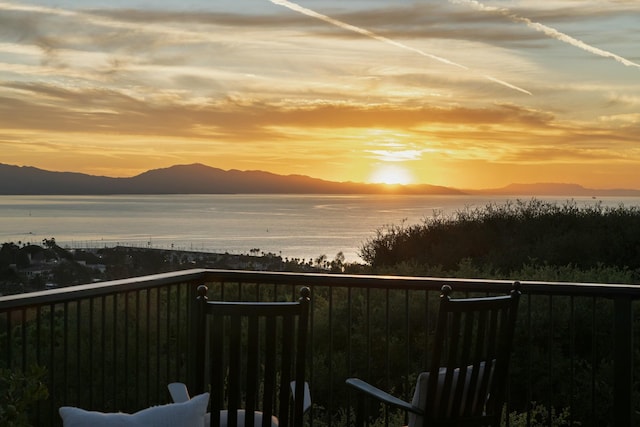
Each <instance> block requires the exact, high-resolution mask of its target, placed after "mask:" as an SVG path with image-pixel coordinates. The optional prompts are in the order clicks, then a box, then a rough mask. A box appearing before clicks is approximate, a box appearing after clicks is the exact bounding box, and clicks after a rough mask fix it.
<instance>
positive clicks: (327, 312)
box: [0, 270, 640, 426]
mask: <svg viewBox="0 0 640 427" xmlns="http://www.w3.org/2000/svg"><path fill="white" fill-rule="evenodd" d="M445 282H447V283H449V284H451V285H452V286H453V288H454V291H455V292H457V293H459V295H464V294H469V293H474V294H475V293H480V294H494V293H502V292H506V291H508V289H510V286H511V283H510V282H506V281H494V280H472V279H468V280H460V279H441V278H420V277H390V276H350V275H329V274H295V273H270V272H248V271H228V270H188V271H181V272H175V273H167V274H160V275H154V276H145V277H139V278H131V279H126V280H118V281H112V282H103V283H96V284H90V285H83V286H75V287H69V288H63V289H56V290H51V291H43V292H35V293H29V294H22V295H15V296H9V297H0V367H9V368H11V369H13V370H26V369H27V368H28V367H29V366H31V365H34V364H37V365H39V366H42V367H45V368H46V372H47V373H46V383H47V387H48V389H49V393H50V397H49V399H48V400H46V401H42V402H40V403H39V404H38V405H37V407H36V408H35V409H34V414H33V415H34V422H35V425H38V426H58V425H60V419H59V416H58V414H57V409H58V407H60V406H63V405H73V406H80V407H83V408H86V409H92V410H99V411H125V412H133V411H136V410H139V409H141V408H144V407H147V406H150V405H155V404H161V403H166V402H167V401H168V400H169V396H168V393H167V391H166V385H167V384H168V383H170V382H173V381H183V382H187V383H191V382H192V381H193V376H194V375H195V373H194V369H193V366H192V363H191V360H192V358H193V351H192V347H193V346H192V343H191V342H190V339H189V334H190V327H189V323H190V322H189V318H190V314H191V310H192V306H193V302H194V300H195V289H196V287H197V285H199V284H203V283H204V284H207V285H208V287H209V292H210V299H227V300H230V299H243V300H267V299H269V300H270V299H274V298H276V299H289V300H291V299H294V298H295V297H296V295H297V291H298V288H299V287H300V286H310V287H311V289H312V313H311V342H310V345H311V351H310V357H311V358H312V363H310V364H309V366H310V372H309V375H310V383H311V387H312V398H313V402H314V407H313V409H312V415H311V417H310V421H311V424H312V425H314V424H315V425H322V426H324V425H327V426H346V425H348V424H349V423H350V421H351V420H350V413H349V411H348V410H347V408H348V407H349V406H350V405H349V404H350V400H349V399H350V396H349V393H348V391H347V388H346V387H345V385H344V380H345V378H347V377H349V376H359V377H361V378H364V379H367V380H368V381H370V382H373V383H375V384H376V385H378V386H380V387H382V388H385V389H388V390H393V391H394V392H395V394H397V395H399V396H400V397H404V398H405V399H408V400H410V399H411V394H412V390H413V384H414V381H415V378H416V374H417V373H418V372H420V371H422V370H424V369H425V367H426V366H428V357H429V351H428V349H429V343H430V339H431V332H432V330H433V326H434V321H435V314H436V313H437V296H438V293H439V290H440V287H441V286H442V284H443V283H445ZM522 290H523V294H524V296H523V299H522V302H521V305H520V312H519V324H518V326H517V331H516V338H515V343H516V348H515V351H514V355H513V361H512V376H511V381H510V389H509V393H508V394H509V402H508V405H507V408H506V413H508V414H510V416H509V417H507V419H506V420H505V423H506V424H507V425H518V426H520V425H550V426H551V425H554V426H555V425H582V426H605V425H610V426H632V425H639V423H638V422H637V418H638V409H639V400H640V397H639V394H640V392H639V391H638V384H640V381H639V378H638V374H637V372H636V371H635V370H634V369H633V368H634V367H633V362H634V359H637V358H638V357H640V347H639V346H638V343H639V342H640V340H638V339H637V337H638V334H639V333H640V327H639V326H640V325H639V319H638V315H637V313H638V311H637V303H636V302H635V301H636V300H637V299H638V298H639V297H640V287H636V286H631V285H606V284H584V283H539V282H523V283H522ZM634 338H636V339H635V340H634ZM373 411H374V412H375V408H374V409H373ZM392 416H393V414H386V418H387V419H389V418H391V417H392ZM383 420H384V416H383Z"/></svg>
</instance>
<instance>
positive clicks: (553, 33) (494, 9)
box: [449, 0, 640, 68]
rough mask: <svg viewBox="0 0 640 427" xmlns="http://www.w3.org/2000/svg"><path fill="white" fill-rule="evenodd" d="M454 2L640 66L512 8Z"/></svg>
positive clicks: (471, 0) (467, 0) (468, 0)
mask: <svg viewBox="0 0 640 427" xmlns="http://www.w3.org/2000/svg"><path fill="white" fill-rule="evenodd" d="M449 1H451V2H452V3H465V4H468V5H470V6H472V7H474V8H475V9H478V10H481V11H484V12H497V13H499V14H501V15H502V16H504V17H506V18H508V19H510V20H511V21H513V22H520V23H524V24H526V25H527V26H528V27H529V28H532V29H534V30H536V31H540V32H541V33H544V34H546V35H548V36H549V37H552V38H554V39H556V40H559V41H561V42H564V43H568V44H570V45H572V46H575V47H577V48H580V49H582V50H585V51H587V52H589V53H593V54H595V55H599V56H603V57H605V58H612V59H614V60H616V61H618V62H619V63H621V64H623V65H626V66H627V67H638V68H640V64H638V63H635V62H633V61H629V60H628V59H626V58H623V57H622V56H619V55H616V54H615V53H612V52H608V51H606V50H602V49H600V48H597V47H595V46H591V45H589V44H586V43H585V42H583V41H581V40H578V39H576V38H573V37H571V36H570V35H568V34H565V33H562V32H560V31H558V30H556V29H555V28H551V27H549V26H547V25H544V24H540V23H539V22H533V21H532V20H530V19H529V18H524V17H522V16H518V15H516V14H515V13H512V12H511V11H510V10H508V9H505V8H499V7H493V6H486V5H484V4H482V3H480V2H478V1H476V0H449Z"/></svg>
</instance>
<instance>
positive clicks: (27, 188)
mask: <svg viewBox="0 0 640 427" xmlns="http://www.w3.org/2000/svg"><path fill="white" fill-rule="evenodd" d="M390 191H393V192H394V193H397V194H438V195H444V194H450V195H456V194H464V193H463V192H461V191H459V190H456V189H453V188H447V187H440V186H434V185H426V184H422V185H407V186H393V187H392V188H390V187H389V186H385V185H380V184H362V183H354V182H332V181H325V180H321V179H316V178H311V177H308V176H302V175H287V176H285V175H276V174H273V173H269V172H263V171H239V170H228V171H225V170H222V169H218V168H213V167H209V166H205V165H202V164H192V165H177V166H172V167H169V168H164V169H154V170H150V171H147V172H144V173H142V174H140V175H137V176H134V177H131V178H110V177H104V176H93V175H86V174H81V173H71V172H51V171H45V170H42V169H37V168H34V167H28V166H22V167H21V166H11V165H5V164H0V194H5V195H43V194H69V195H80V194H96V195H101V194H235V193H238V194H377V193H388V192H390Z"/></svg>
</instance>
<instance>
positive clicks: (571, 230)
mask: <svg viewBox="0 0 640 427" xmlns="http://www.w3.org/2000/svg"><path fill="white" fill-rule="evenodd" d="M360 255H361V257H362V259H363V260H364V261H365V262H367V263H368V264H370V265H371V266H372V267H373V268H375V269H384V268H389V267H393V266H398V265H401V264H405V265H407V264H409V265H419V266H421V267H422V268H430V269H432V270H433V269H436V270H441V271H455V270H457V269H459V267H460V265H463V264H465V262H466V263H470V264H471V265H472V266H474V267H475V268H479V269H481V270H483V271H490V272H491V273H492V274H502V275H504V274H509V273H510V272H514V271H518V270H523V269H526V268H527V267H528V266H531V265H532V264H534V265H544V266H552V267H566V266H572V267H575V268H576V269H578V270H588V269H593V268H602V267H616V268H619V269H631V270H638V269H640V207H637V206H633V207H625V206H623V205H620V206H618V207H603V206H602V205H601V204H600V203H596V204H594V205H588V206H578V205H577V204H576V203H575V202H573V201H567V202H565V203H564V204H561V205H559V204H556V203H550V202H544V201H540V200H536V199H532V200H529V201H521V200H518V201H516V202H507V203H505V204H502V205H498V204H488V205H486V206H485V207H483V208H473V209H465V210H461V211H457V212H456V213H454V214H453V215H451V216H444V215H435V216H432V217H428V218H426V219H425V220H424V221H423V223H421V224H417V225H411V226H405V225H401V226H389V227H386V228H384V229H380V230H378V231H377V233H376V236H375V237H373V238H372V239H370V240H368V241H367V242H365V244H364V245H363V247H362V248H361V251H360Z"/></svg>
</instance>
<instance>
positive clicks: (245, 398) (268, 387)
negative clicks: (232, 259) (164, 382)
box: [169, 285, 311, 427]
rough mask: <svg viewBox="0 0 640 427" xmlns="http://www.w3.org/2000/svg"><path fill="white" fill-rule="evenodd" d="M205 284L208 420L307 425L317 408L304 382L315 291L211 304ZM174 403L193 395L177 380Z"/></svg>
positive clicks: (201, 353)
mask: <svg viewBox="0 0 640 427" xmlns="http://www.w3.org/2000/svg"><path fill="white" fill-rule="evenodd" d="M207 291H208V289H207V287H206V286H204V285H201V286H199V287H198V303H197V305H198V308H197V310H198V313H197V316H196V317H197V321H196V335H197V337H198V338H197V342H196V347H197V348H196V351H197V353H196V354H197V360H196V366H197V367H199V368H198V369H200V367H201V368H202V371H201V372H198V375H197V379H196V384H195V386H196V387H195V391H196V392H197V393H202V392H205V391H209V392H210V394H211V401H210V415H209V414H208V416H207V418H206V420H205V425H206V426H207V427H209V426H215V427H225V426H228V427H272V426H279V427H302V424H303V415H304V413H305V412H306V410H307V409H308V408H309V407H310V404H311V402H310V396H309V386H308V384H307V383H306V382H305V369H306V365H305V362H306V359H307V356H306V348H307V347H306V344H307V330H308V318H309V301H310V299H309V297H310V291H309V288H306V287H305V288H302V289H301V290H300V298H299V300H298V301H297V302H221V301H208V299H207ZM169 391H170V393H171V396H172V398H173V400H174V401H184V400H186V399H189V394H188V392H187V390H186V387H185V386H184V384H181V383H172V384H170V385H169Z"/></svg>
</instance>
